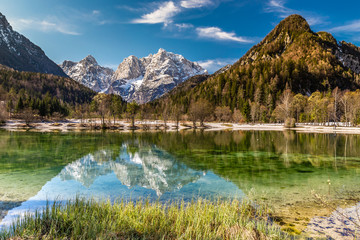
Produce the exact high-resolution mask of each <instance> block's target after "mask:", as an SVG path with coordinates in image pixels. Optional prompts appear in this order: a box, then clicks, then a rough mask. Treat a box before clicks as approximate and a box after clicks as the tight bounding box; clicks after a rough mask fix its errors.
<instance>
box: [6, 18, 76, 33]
mask: <svg viewBox="0 0 360 240" xmlns="http://www.w3.org/2000/svg"><path fill="white" fill-rule="evenodd" d="M9 22H10V23H11V25H12V26H13V27H14V29H16V30H18V31H22V30H25V29H33V30H40V31H42V32H59V33H62V34H66V35H81V34H80V33H79V32H77V31H75V30H74V27H71V26H68V25H66V24H64V23H62V21H58V20H38V19H23V18H20V19H10V20H9Z"/></svg>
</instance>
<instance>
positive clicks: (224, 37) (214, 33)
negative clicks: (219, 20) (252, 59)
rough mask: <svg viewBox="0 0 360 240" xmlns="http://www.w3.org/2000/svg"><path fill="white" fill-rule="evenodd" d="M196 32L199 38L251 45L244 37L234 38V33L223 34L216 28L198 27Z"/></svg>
mask: <svg viewBox="0 0 360 240" xmlns="http://www.w3.org/2000/svg"><path fill="white" fill-rule="evenodd" d="M196 32H197V34H198V36H199V37H200V38H209V39H215V40H220V41H234V42H239V43H251V42H252V41H251V40H248V39H246V38H244V37H239V36H236V34H235V33H234V32H224V31H223V30H221V29H220V28H218V27H198V28H196Z"/></svg>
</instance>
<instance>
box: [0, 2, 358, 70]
mask: <svg viewBox="0 0 360 240" xmlns="http://www.w3.org/2000/svg"><path fill="white" fill-rule="evenodd" d="M359 9H360V1H358V0H352V1H346V0H343V1H341V2H339V1H325V0H315V1H314V0H302V1H298V0H166V1H162V0H159V1H151V0H132V1H129V0H102V1H100V0H86V1H85V0H62V1H59V0H31V1H29V0H0V12H2V13H3V14H4V15H5V16H6V17H7V18H8V20H9V22H10V24H11V25H12V26H13V27H14V29H15V30H17V31H18V32H20V33H22V34H24V35H25V36H26V37H28V38H29V39H30V40H31V41H33V42H34V43H36V44H37V45H39V46H40V47H41V48H42V49H43V50H44V51H45V53H46V54H47V55H48V56H49V57H50V58H51V59H52V60H54V61H55V62H56V63H61V62H62V61H63V60H73V61H79V60H81V59H83V58H84V57H86V56H87V55H89V54H91V55H93V56H94V57H95V58H96V59H97V60H98V62H99V64H101V65H104V66H108V67H112V68H116V67H117V65H118V64H119V63H121V61H122V60H123V59H124V58H125V57H127V56H129V55H135V56H138V57H144V56H147V55H149V54H150V53H156V52H157V51H158V49H159V48H164V49H166V50H167V51H171V52H174V53H179V54H182V55H183V56H184V57H185V58H188V59H189V60H191V61H198V62H200V63H201V64H202V65H203V66H204V67H206V68H208V70H209V71H210V72H213V71H214V70H216V69H218V68H220V67H221V66H222V65H225V64H227V63H232V62H234V61H236V60H237V59H239V58H240V57H241V56H242V55H243V54H245V53H246V51H247V50H249V49H250V48H251V47H252V46H253V45H254V44H256V43H258V42H259V41H261V39H262V38H264V37H265V36H266V34H267V33H268V32H269V31H271V30H272V29H273V27H274V26H275V25H276V24H277V23H278V22H279V21H280V20H281V19H283V18H284V17H286V16H288V15H290V14H294V13H298V14H301V15H303V16H304V17H305V18H306V19H307V20H308V22H309V23H310V25H311V27H312V29H313V30H314V31H328V32H330V33H332V34H333V35H334V36H335V37H336V38H337V40H345V41H348V42H352V43H354V44H356V45H360V15H359Z"/></svg>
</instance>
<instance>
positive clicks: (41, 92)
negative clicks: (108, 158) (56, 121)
mask: <svg viewBox="0 0 360 240" xmlns="http://www.w3.org/2000/svg"><path fill="white" fill-rule="evenodd" d="M104 95H105V94H98V95H97V93H96V92H94V91H92V90H91V89H89V88H87V87H85V86H83V85H81V84H80V83H77V82H76V81H74V80H72V79H70V78H64V77H59V76H55V75H50V74H42V73H31V72H20V71H16V70H13V69H11V68H9V67H5V66H0V110H1V111H0V118H1V119H0V121H1V120H4V119H6V118H8V117H15V118H22V119H25V120H26V121H31V120H32V119H34V118H36V117H37V116H38V117H41V118H44V117H65V116H68V115H69V114H70V113H72V115H73V116H75V117H79V115H80V114H85V113H90V112H91V113H93V114H96V116H101V117H103V116H104V112H105V110H104V109H105V107H106V111H108V110H109V111H110V110H111V111H112V113H115V112H118V110H117V109H119V111H122V110H123V109H124V108H125V107H126V103H125V102H124V101H123V100H122V99H121V97H119V96H113V95H106V96H105V97H104ZM108 108H109V109H108ZM115 108H117V109H115Z"/></svg>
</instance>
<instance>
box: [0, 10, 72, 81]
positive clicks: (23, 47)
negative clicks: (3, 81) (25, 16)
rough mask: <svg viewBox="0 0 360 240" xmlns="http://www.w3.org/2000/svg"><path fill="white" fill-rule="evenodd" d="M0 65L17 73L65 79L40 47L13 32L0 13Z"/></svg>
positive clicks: (62, 73) (60, 70)
mask: <svg viewBox="0 0 360 240" xmlns="http://www.w3.org/2000/svg"><path fill="white" fill-rule="evenodd" d="M0 64H3V65H5V66H8V67H11V68H13V69H15V70H19V71H27V72H40V73H49V74H54V75H58V76H63V77H66V74H65V73H64V72H63V71H62V69H61V68H60V67H59V66H58V65H56V64H55V63H54V62H53V61H51V60H50V59H49V58H48V57H47V56H46V55H45V53H44V51H43V50H41V48H40V47H38V46H36V45H35V44H33V43H32V42H31V41H30V40H29V39H27V38H26V37H24V36H23V35H21V34H19V33H18V32H16V31H14V30H13V29H12V27H11V26H10V24H9V22H8V21H7V20H6V17H5V16H4V15H2V14H1V13H0Z"/></svg>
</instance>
